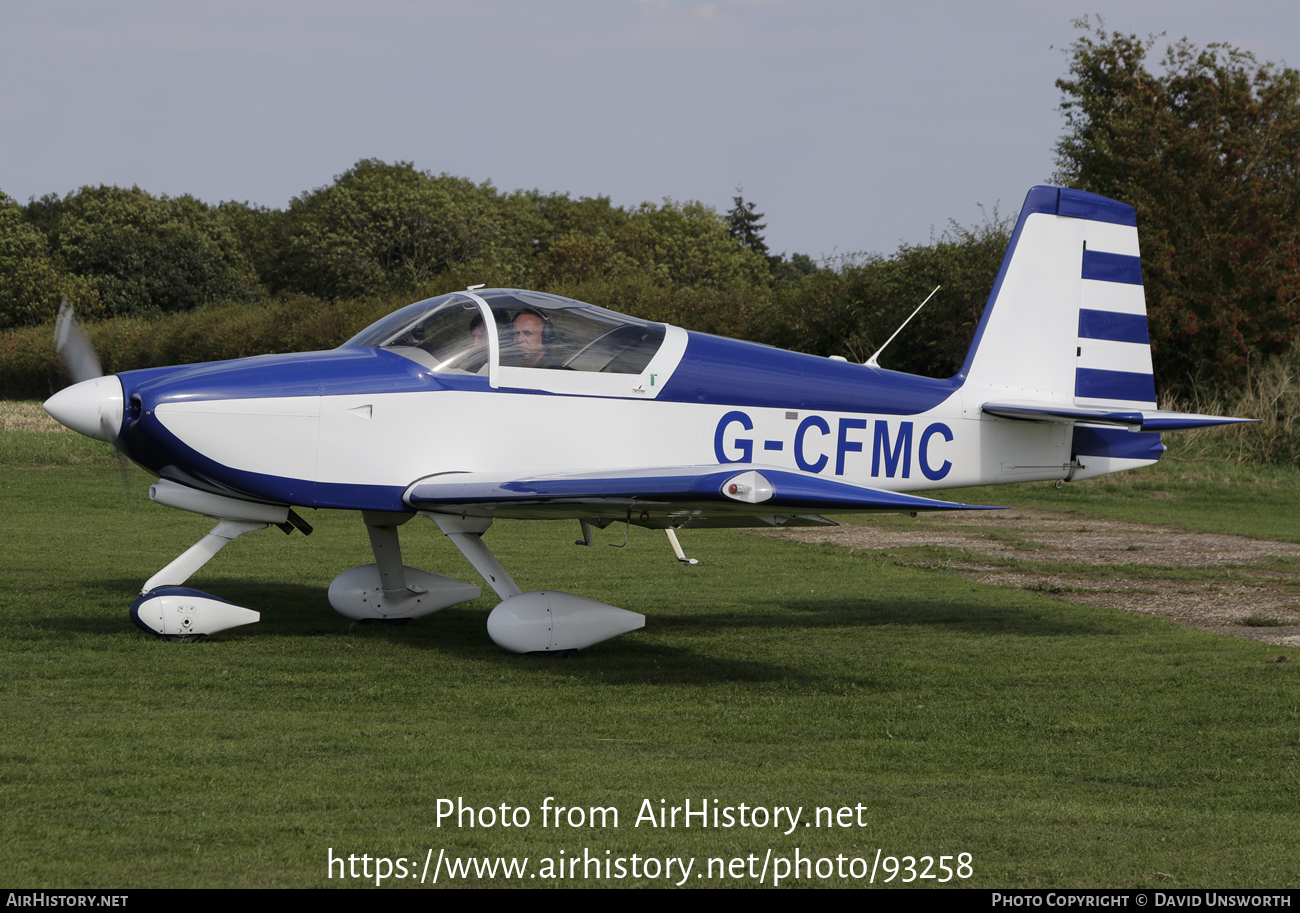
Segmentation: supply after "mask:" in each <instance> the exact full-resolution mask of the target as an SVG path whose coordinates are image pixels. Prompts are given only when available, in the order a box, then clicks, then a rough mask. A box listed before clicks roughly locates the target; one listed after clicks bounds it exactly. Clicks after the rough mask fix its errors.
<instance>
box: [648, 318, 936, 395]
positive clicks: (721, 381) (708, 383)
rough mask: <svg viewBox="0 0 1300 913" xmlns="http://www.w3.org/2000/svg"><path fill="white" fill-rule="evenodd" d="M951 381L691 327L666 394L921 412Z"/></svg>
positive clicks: (664, 391)
mask: <svg viewBox="0 0 1300 913" xmlns="http://www.w3.org/2000/svg"><path fill="white" fill-rule="evenodd" d="M959 386H960V384H959V383H954V382H953V381H951V380H937V379H935V378H931V377H917V376H916V375H913V374H902V373H899V372H898V371H887V370H885V369H884V368H869V367H867V366H866V365H855V364H849V363H848V362H843V361H832V360H831V359H829V358H821V357H818V356H816V355H804V354H802V353H799V352H788V351H786V350H785V349H775V348H772V347H770V346H763V345H758V344H757V343H752V342H741V341H739V340H735V339H724V338H722V337H720V336H710V335H708V334H707V333H691V334H690V340H689V342H688V343H687V345H686V354H685V355H683V356H682V360H681V364H679V365H678V366H677V370H676V371H674V372H673V376H672V377H670V378H669V379H668V383H666V384H665V385H664V389H663V392H661V393H660V394H659V397H658V399H659V400H661V401H665V402H670V403H709V404H711V405H716V406H752V407H756V408H765V407H766V408H772V409H799V410H814V411H818V412H870V413H875V414H879V415H917V414H919V413H921V412H927V411H929V410H930V409H933V408H934V407H935V406H937V405H939V404H940V403H942V402H943V401H944V400H946V399H947V398H948V397H950V396H952V394H953V393H955V392H956V391H957V389H958V387H959Z"/></svg>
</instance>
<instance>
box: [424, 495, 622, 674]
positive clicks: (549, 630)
mask: <svg viewBox="0 0 1300 913" xmlns="http://www.w3.org/2000/svg"><path fill="white" fill-rule="evenodd" d="M424 516H426V517H428V518H429V519H430V520H432V521H433V522H434V523H437V524H438V528H439V529H440V530H442V532H443V535H445V536H446V537H447V538H448V539H450V540H451V541H452V542H453V543H454V544H455V546H456V547H457V548H458V549H460V552H461V554H462V555H464V556H465V558H466V559H467V560H468V561H469V563H470V564H472V565H474V569H475V570H476V571H478V572H479V573H480V574H482V575H483V579H484V580H486V581H487V583H488V585H489V586H490V587H492V589H493V590H494V591H496V594H497V595H498V596H500V597H501V604H500V605H498V606H497V607H496V608H495V609H493V610H492V614H491V615H489V616H488V623H487V628H488V636H490V637H491V638H492V640H493V641H494V642H495V643H496V644H497V646H499V647H503V648H505V649H506V650H510V651H511V652H513V653H546V654H556V653H572V652H573V651H575V650H581V649H582V648H583V647H590V646H591V645H592V644H598V643H600V642H601V641H602V640H609V639H610V638H611V637H617V636H618V635H619V634H626V633H627V632H628V631H636V630H638V629H640V628H643V627H645V616H644V615H638V614H637V613H635V612H628V611H625V610H624V609H620V608H616V607H615V606H612V605H606V604H605V603H603V602H597V601H596V600H594V599H586V598H584V597H582V596H575V595H573V594H572V593H560V592H557V591H555V590H531V591H529V592H527V593H524V592H521V591H520V589H519V586H518V585H517V584H516V583H515V582H514V580H512V579H511V578H510V575H509V574H508V573H506V570H505V568H503V567H502V566H501V562H500V561H497V559H496V556H495V555H493V554H492V550H491V549H489V548H488V547H487V545H486V543H484V542H483V534H484V533H485V532H487V531H488V529H489V527H491V526H492V520H491V518H481V517H457V516H452V515H450V514H436V513H429V512H425V513H424Z"/></svg>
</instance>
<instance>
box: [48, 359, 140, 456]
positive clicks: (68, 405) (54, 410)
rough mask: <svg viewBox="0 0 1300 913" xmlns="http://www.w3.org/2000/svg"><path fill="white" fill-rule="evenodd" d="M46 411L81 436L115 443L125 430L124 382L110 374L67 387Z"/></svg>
mask: <svg viewBox="0 0 1300 913" xmlns="http://www.w3.org/2000/svg"><path fill="white" fill-rule="evenodd" d="M45 411H46V412H48V413H49V414H50V415H51V416H53V417H54V419H55V421H57V422H59V423H60V424H63V425H67V426H68V427H69V428H71V429H72V430H73V431H76V432H77V433H79V434H84V435H85V436H86V437H93V438H97V439H98V440H101V441H108V442H109V443H112V441H113V439H114V438H116V437H117V435H118V432H119V431H121V429H122V412H123V398H122V382H121V381H120V380H118V379H117V375H116V374H109V375H107V376H105V377H92V378H91V379H90V380H83V381H82V382H81V383H79V384H73V385H72V386H71V387H64V388H63V389H62V390H60V391H59V392H58V393H56V394H54V395H53V396H51V397H50V398H49V399H47V400H46V401H45Z"/></svg>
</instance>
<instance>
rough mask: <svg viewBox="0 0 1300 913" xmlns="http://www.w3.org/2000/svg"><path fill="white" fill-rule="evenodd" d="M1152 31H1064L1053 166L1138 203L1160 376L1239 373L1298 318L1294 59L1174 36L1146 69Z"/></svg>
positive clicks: (1174, 379) (1298, 104)
mask: <svg viewBox="0 0 1300 913" xmlns="http://www.w3.org/2000/svg"><path fill="white" fill-rule="evenodd" d="M1076 25H1077V26H1078V27H1080V28H1083V29H1090V28H1091V23H1090V22H1089V20H1087V19H1082V20H1079V21H1078V22H1076ZM1156 42H1157V38H1155V37H1149V38H1147V39H1139V38H1138V37H1137V36H1135V35H1123V34H1120V33H1119V32H1113V33H1110V34H1107V33H1106V32H1105V31H1104V28H1103V24H1102V23H1101V21H1100V20H1098V24H1097V26H1096V28H1095V29H1093V30H1091V31H1088V32H1085V34H1084V35H1082V36H1081V37H1080V38H1079V39H1078V40H1077V41H1076V42H1075V43H1074V44H1073V45H1072V46H1071V49H1070V51H1071V59H1070V78H1068V79H1059V80H1057V83H1056V84H1057V86H1058V88H1060V89H1061V91H1062V93H1063V94H1064V101H1063V102H1062V104H1061V111H1062V113H1063V114H1064V116H1065V122H1066V132H1065V134H1064V135H1063V136H1062V137H1061V139H1060V141H1059V142H1058V143H1057V146H1056V153H1057V175H1056V180H1057V181H1058V182H1059V183H1062V184H1066V185H1068V186H1072V187H1077V188H1079V189H1082V190H1088V191H1092V192H1094V193H1099V194H1103V195H1105V196H1109V197H1113V198H1116V199H1119V200H1123V201H1125V202H1127V203H1130V204H1132V205H1133V206H1134V207H1135V208H1136V209H1137V216H1138V227H1139V230H1140V231H1141V239H1142V272H1143V279H1144V285H1145V289H1146V296H1147V312H1148V321H1149V323H1150V329H1151V344H1152V353H1153V356H1154V359H1155V365H1156V375H1157V381H1158V382H1159V383H1160V384H1161V385H1162V389H1170V388H1171V387H1172V388H1173V389H1175V390H1177V389H1179V388H1181V389H1184V390H1185V389H1187V387H1188V386H1189V385H1193V386H1194V385H1196V384H1198V383H1209V384H1210V385H1212V386H1225V385H1238V386H1239V385H1240V384H1242V383H1243V382H1244V380H1245V377H1246V368H1247V367H1248V365H1249V364H1250V363H1251V362H1252V360H1256V359H1258V358H1259V357H1262V356H1268V355H1272V354H1275V353H1278V352H1281V351H1283V350H1285V349H1286V348H1287V347H1288V345H1289V344H1290V343H1291V341H1292V340H1293V339H1295V338H1296V336H1297V334H1298V333H1300V73H1297V71H1296V70H1293V69H1291V68H1289V67H1277V66H1275V65H1274V64H1271V63H1264V64H1260V63H1258V62H1257V61H1256V60H1255V58H1254V57H1253V56H1252V55H1251V54H1250V53H1248V52H1245V51H1241V50H1239V49H1237V48H1233V47H1229V46H1228V45H1224V44H1211V45H1207V46H1206V47H1205V48H1203V49H1200V48H1196V47H1195V46H1193V45H1192V44H1191V43H1190V42H1188V41H1187V39H1185V38H1184V39H1183V40H1181V41H1178V42H1174V43H1172V44H1170V45H1169V47H1168V48H1167V50H1166V52H1165V54H1164V58H1163V61H1162V69H1163V72H1161V73H1159V74H1157V75H1153V74H1152V73H1150V72H1148V70H1147V68H1146V58H1147V55H1148V53H1149V52H1150V51H1151V50H1152V48H1153V47H1154V46H1155V44H1156Z"/></svg>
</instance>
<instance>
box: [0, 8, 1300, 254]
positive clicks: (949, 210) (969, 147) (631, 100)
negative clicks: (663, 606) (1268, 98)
mask: <svg viewBox="0 0 1300 913" xmlns="http://www.w3.org/2000/svg"><path fill="white" fill-rule="evenodd" d="M1097 7H1100V8H1101V12H1102V14H1103V15H1105V17H1106V24H1107V27H1108V28H1109V29H1114V30H1119V31H1123V32H1126V33H1128V32H1135V33H1138V34H1140V35H1146V34H1148V33H1152V32H1156V33H1159V32H1166V33H1168V35H1169V36H1170V37H1172V38H1178V37H1182V36H1184V35H1185V36H1187V37H1188V38H1190V39H1191V40H1192V41H1193V42H1195V43H1197V44H1201V45H1203V44H1206V43H1209V42H1212V41H1223V42H1228V43H1230V44H1234V45H1237V46H1238V47H1241V48H1243V49H1245V50H1249V51H1252V52H1254V53H1255V55H1256V56H1257V57H1258V58H1260V59H1261V60H1273V61H1277V62H1286V63H1290V64H1292V65H1300V4H1297V3H1294V2H1287V0H1274V2H1260V0H1237V2H1234V3H1232V4H1226V3H1214V2H1210V0H1185V2H1175V0H1128V2H1125V3H1123V4H1117V3H1115V2H1113V0H1101V2H1097V3H1095V4H1094V8H1093V9H1083V8H1079V7H1075V6H1070V5H1067V4H1061V3H1052V2H1034V0H986V2H982V3H974V2H965V3H959V2H949V0H932V2H926V0H913V2H909V3H901V2H900V3H884V2H848V0H798V2H795V0H717V2H711V3H698V2H688V0H554V2H510V0H464V2H461V0H424V2H421V0H370V2H366V3H360V2H341V0H313V2H309V0H257V2H250V0H226V2H223V3H219V4H217V3H195V2H180V0H168V2H160V0H134V2H131V0H119V2H109V0H94V2H88V0H64V2H59V0H48V2H47V0H0V190H3V191H4V192H6V193H8V194H9V195H10V196H12V197H15V198H16V199H19V200H23V201H25V200H26V199H27V198H29V197H31V196H33V195H35V196H40V195H43V194H46V193H51V192H53V193H59V194H63V193H67V192H69V191H71V190H73V189H75V188H77V187H80V186H82V185H84V184H99V183H105V184H119V185H124V186H130V185H132V184H139V185H140V186H141V187H142V188H144V189H146V190H148V191H150V192H152V193H155V194H160V193H167V194H172V195H177V194H182V193H192V194H194V195H196V196H198V197H200V198H202V199H204V200H207V201H209V202H216V201H218V200H223V199H238V200H249V201H251V202H254V203H260V204H263V205H267V206H273V207H283V206H285V205H286V204H287V203H288V201H289V200H290V198H292V197H293V196H295V195H297V194H299V193H302V192H303V191H305V190H309V189H311V188H313V187H318V186H321V185H323V184H327V183H329V182H330V181H331V180H332V178H333V176H334V175H336V174H338V173H340V172H342V171H345V170H347V169H348V168H349V167H350V166H351V165H352V164H353V163H354V162H356V161H357V160H358V159H361V158H379V159H384V160H386V161H390V162H391V161H396V160H408V161H413V162H414V163H415V164H416V166H417V167H419V168H422V169H427V170H430V171H433V172H448V173H450V174H454V175H458V176H462V177H468V178H471V179H473V180H474V181H484V180H489V179H490V180H491V181H492V182H493V183H494V184H495V185H496V186H497V187H498V188H501V189H505V190H513V189H517V188H533V187H537V188H540V189H541V190H543V191H548V192H549V191H568V192H570V193H571V194H573V195H574V196H575V197H576V196H594V195H596V194H606V195H609V196H611V197H612V198H613V200H614V202H615V203H616V204H618V205H635V204H637V203H639V202H641V201H642V200H654V201H658V200H660V199H661V198H663V197H665V196H670V197H673V198H674V199H678V200H689V199H698V200H702V201H703V202H705V203H707V204H709V205H711V206H714V207H716V208H717V209H719V210H720V211H721V210H725V209H727V208H729V207H730V206H731V197H732V195H733V193H734V188H735V186H736V185H737V184H742V185H744V191H745V197H746V199H750V200H753V201H754V202H756V203H757V204H758V209H759V210H760V211H762V212H765V213H766V216H767V219H766V221H767V223H768V229H767V238H768V242H769V244H770V246H771V247H772V249H773V250H774V251H776V252H780V251H789V252H793V251H800V252H804V253H808V254H811V255H812V256H813V257H814V258H816V257H820V256H822V255H828V254H832V253H846V252H856V251H879V252H882V253H889V252H892V251H893V250H894V249H895V248H896V247H897V246H898V244H899V243H900V241H906V242H913V243H915V242H924V241H926V240H927V239H928V238H929V236H930V231H931V226H934V227H935V228H936V229H942V228H943V226H944V225H945V224H946V223H947V221H948V219H950V218H953V219H956V220H957V221H959V222H962V223H963V224H972V223H977V222H978V221H979V220H980V212H979V209H978V208H977V204H979V203H983V204H985V205H986V206H988V207H990V208H991V207H992V206H993V205H994V204H997V203H999V202H1000V204H1001V209H1002V211H1003V213H1004V214H1005V213H1008V212H1014V211H1015V210H1016V209H1017V208H1018V207H1019V205H1020V202H1021V200H1022V199H1023V198H1024V194H1025V191H1026V190H1027V189H1028V188H1029V187H1030V186H1031V185H1033V184H1035V183H1041V182H1043V181H1045V180H1046V179H1047V178H1048V177H1049V176H1050V175H1051V173H1052V171H1053V154H1052V148H1053V145H1054V143H1055V142H1056V140H1057V138H1058V136H1059V135H1060V133H1061V129H1062V120H1061V116H1060V113H1059V112H1058V111H1057V105H1058V104H1059V102H1060V95H1059V92H1058V90H1057V89H1056V87H1055V85H1054V81H1055V80H1056V79H1057V78H1058V77H1061V76H1063V75H1065V73H1066V67H1067V65H1068V59H1067V57H1066V56H1065V54H1064V52H1063V51H1062V48H1064V47H1066V46H1068V45H1069V44H1070V43H1071V42H1072V41H1073V40H1074V39H1075V37H1077V35H1078V34H1079V32H1078V30H1077V29H1075V28H1074V27H1073V26H1072V24H1071V22H1072V20H1073V19H1074V18H1075V17H1076V16H1078V15H1080V14H1082V13H1084V12H1096V8H1097ZM1108 8H1110V9H1111V10H1112V11H1111V12H1109V13H1108V12H1107V9H1108ZM1053 45H1054V46H1055V47H1053ZM1153 65H1154V62H1153Z"/></svg>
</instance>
